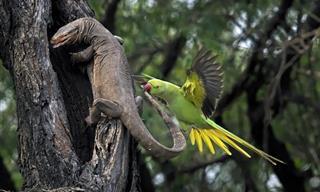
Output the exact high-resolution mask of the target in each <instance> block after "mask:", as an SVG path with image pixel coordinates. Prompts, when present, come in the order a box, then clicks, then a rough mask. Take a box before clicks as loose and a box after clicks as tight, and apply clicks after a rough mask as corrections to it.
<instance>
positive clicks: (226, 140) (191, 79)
mask: <svg viewBox="0 0 320 192" xmlns="http://www.w3.org/2000/svg"><path fill="white" fill-rule="evenodd" d="M145 77H147V78H148V79H149V80H148V81H147V82H146V83H145V84H144V86H143V88H144V91H147V92H149V93H150V94H151V95H152V96H156V97H158V98H160V99H161V100H163V101H165V103H166V105H167V107H168V109H169V110H170V111H171V112H172V113H174V115H175V116H176V118H177V119H178V121H179V123H180V126H181V127H182V128H184V129H186V130H190V133H189V138H190V140H191V143H192V145H195V143H196V144H197V146H198V149H199V151H200V152H202V151H203V142H204V143H205V145H206V146H207V147H208V148H209V150H210V152H211V153H212V154H214V153H215V147H216V146H217V147H219V148H221V149H222V150H223V151H224V152H225V153H226V154H228V155H231V152H230V150H229V148H228V146H230V147H232V148H234V149H235V150H237V151H239V152H240V153H242V154H243V155H245V156H246V157H248V158H250V157H251V156H250V155H249V154H248V153H247V152H246V151H245V150H243V149H242V148H241V147H240V146H245V147H247V148H248V149H250V150H252V151H253V152H255V153H257V154H258V155H260V156H262V157H263V158H265V159H267V160H268V161H270V162H271V163H272V164H274V165H276V163H277V162H280V163H283V161H281V160H279V159H277V158H275V157H273V156H271V155H269V154H267V153H265V152H263V151H262V150H260V149H258V148H256V147H254V146H253V145H251V144H249V143H248V142H246V141H245V140H243V139H241V138H240V137H238V136H236V135H235V134H233V133H231V132H229V131H227V130H225V129H224V128H223V127H221V126H219V125H218V124H216V123H215V122H214V121H213V120H211V119H210V117H211V116H212V114H213V112H214V110H215V107H216V105H217V102H218V100H219V98H220V97H221V94H222V86H223V79H222V69H221V66H220V65H219V64H218V63H216V61H215V57H214V56H213V55H212V53H211V52H210V51H207V50H205V49H203V48H202V49H200V50H199V52H198V53H197V55H196V57H195V58H194V61H193V64H192V67H191V69H189V70H188V71H187V79H186V81H185V83H184V84H183V85H182V86H181V87H179V86H178V85H175V84H173V83H170V82H167V81H163V80H160V79H156V78H152V77H151V76H145ZM239 145H240V146H239Z"/></svg>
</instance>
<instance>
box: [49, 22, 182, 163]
mask: <svg viewBox="0 0 320 192" xmlns="http://www.w3.org/2000/svg"><path fill="white" fill-rule="evenodd" d="M79 43H85V44H87V45H89V46H88V47H87V48H86V49H84V50H83V51H80V52H78V53H73V54H72V57H71V58H72V60H73V61H74V62H75V63H80V62H82V63H83V62H87V63H89V64H88V65H87V73H88V76H89V79H90V83H91V86H92V91H93V99H94V101H93V104H92V108H91V109H90V114H89V116H88V117H87V118H86V122H87V123H88V124H96V123H98V121H99V120H100V118H101V113H102V114H105V115H106V116H108V117H112V118H120V119H121V121H122V123H123V124H124V125H125V127H126V128H127V129H128V130H129V132H130V133H131V135H132V136H133V137H134V138H135V139H136V140H138V142H139V143H140V144H141V145H142V146H143V147H144V148H145V149H146V151H147V152H148V153H150V154H151V155H153V156H155V157H158V158H161V159H169V158H172V157H174V156H176V155H177V154H179V153H180V152H181V151H183V150H184V148H185V146H186V141H185V137H184V135H183V133H182V132H181V130H180V128H179V127H176V128H174V129H171V130H170V133H171V135H172V137H173V146H172V147H171V148H169V147H166V146H164V145H163V144H161V143H160V142H158V141H157V140H156V139H155V138H154V137H153V136H152V135H151V133H150V132H149V131H148V129H147V128H146V127H145V125H144V123H143V121H142V120H141V118H140V116H139V113H138V109H137V105H136V101H135V98H134V88H133V83H132V82H133V80H132V77H131V72H130V67H129V64H128V61H127V58H126V56H125V53H124V50H123V48H122V46H121V45H120V43H119V40H118V39H117V38H116V37H115V36H113V35H112V34H111V33H110V32H109V31H108V30H107V29H106V28H105V27H104V26H103V25H102V24H101V23H99V22H98V21H97V20H96V19H94V18H89V17H85V18H80V19H77V20H75V21H73V22H71V23H69V24H67V25H65V26H63V27H61V28H60V29H59V30H58V31H57V32H56V33H55V34H54V35H53V37H52V38H51V44H52V45H53V47H54V48H57V47H60V46H65V45H72V44H79ZM89 61H91V62H89ZM137 100H139V98H138V99H137ZM140 100H141V97H140Z"/></svg>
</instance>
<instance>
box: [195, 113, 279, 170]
mask: <svg viewBox="0 0 320 192" xmlns="http://www.w3.org/2000/svg"><path fill="white" fill-rule="evenodd" d="M206 121H207V122H208V124H209V125H210V126H211V127H210V128H208V129H198V128H192V129H191V132H190V140H191V143H192V145H194V144H195V143H197V145H198V149H199V151H200V152H202V150H203V146H202V141H204V143H205V144H206V145H207V146H208V148H209V150H210V152H211V153H215V150H214V147H213V145H212V142H213V143H214V144H216V145H217V146H218V147H220V148H221V149H222V150H223V151H224V152H225V153H227V154H228V155H231V152H230V151H229V149H228V147H227V146H226V144H228V145H229V146H231V147H232V148H234V149H235V150H237V151H239V152H240V153H242V154H243V155H245V156H246V157H248V158H251V156H250V155H249V154H248V153H247V152H246V151H245V150H243V149H242V148H241V147H240V146H239V144H240V145H242V146H245V147H246V148H248V149H250V150H252V151H253V152H255V153H256V154H258V155H260V156H261V157H263V158H265V159H266V160H268V161H269V162H271V163H272V164H274V165H276V164H277V162H278V163H284V162H283V161H281V160H279V159H277V158H275V157H273V156H271V155H269V154H267V153H265V152H264V151H262V150H260V149H258V148H256V147H254V146H253V145H251V144H250V143H248V142H246V141H245V140H243V139H241V138H240V137H238V136H236V135H235V134H233V133H231V132H229V131H227V130H225V129H224V128H222V127H221V126H220V125H218V124H216V123H215V122H214V121H212V120H210V119H206ZM211 141H212V142H211Z"/></svg>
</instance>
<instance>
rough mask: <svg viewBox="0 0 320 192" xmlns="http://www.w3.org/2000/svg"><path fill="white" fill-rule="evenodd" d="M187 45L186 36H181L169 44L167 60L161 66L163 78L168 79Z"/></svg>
mask: <svg viewBox="0 0 320 192" xmlns="http://www.w3.org/2000/svg"><path fill="white" fill-rule="evenodd" d="M185 43H186V38H185V36H183V35H179V36H178V37H177V38H176V39H174V40H173V41H172V42H171V43H169V44H168V46H167V52H166V55H165V59H164V61H163V63H162V65H161V72H162V74H163V77H167V76H168V75H169V73H170V72H171V70H172V69H173V67H174V65H175V64H176V62H177V60H178V57H179V55H180V54H181V52H182V49H183V47H184V45H185Z"/></svg>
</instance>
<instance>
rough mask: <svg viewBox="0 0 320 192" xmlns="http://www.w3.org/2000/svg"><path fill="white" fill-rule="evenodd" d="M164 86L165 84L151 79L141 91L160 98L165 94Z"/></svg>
mask: <svg viewBox="0 0 320 192" xmlns="http://www.w3.org/2000/svg"><path fill="white" fill-rule="evenodd" d="M165 85H166V84H165V82H164V81H162V80H160V79H151V80H149V81H148V82H147V83H146V84H145V85H144V86H143V89H144V91H147V92H148V93H150V94H151V95H155V96H161V95H162V94H163V93H165V90H166V86H165Z"/></svg>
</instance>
